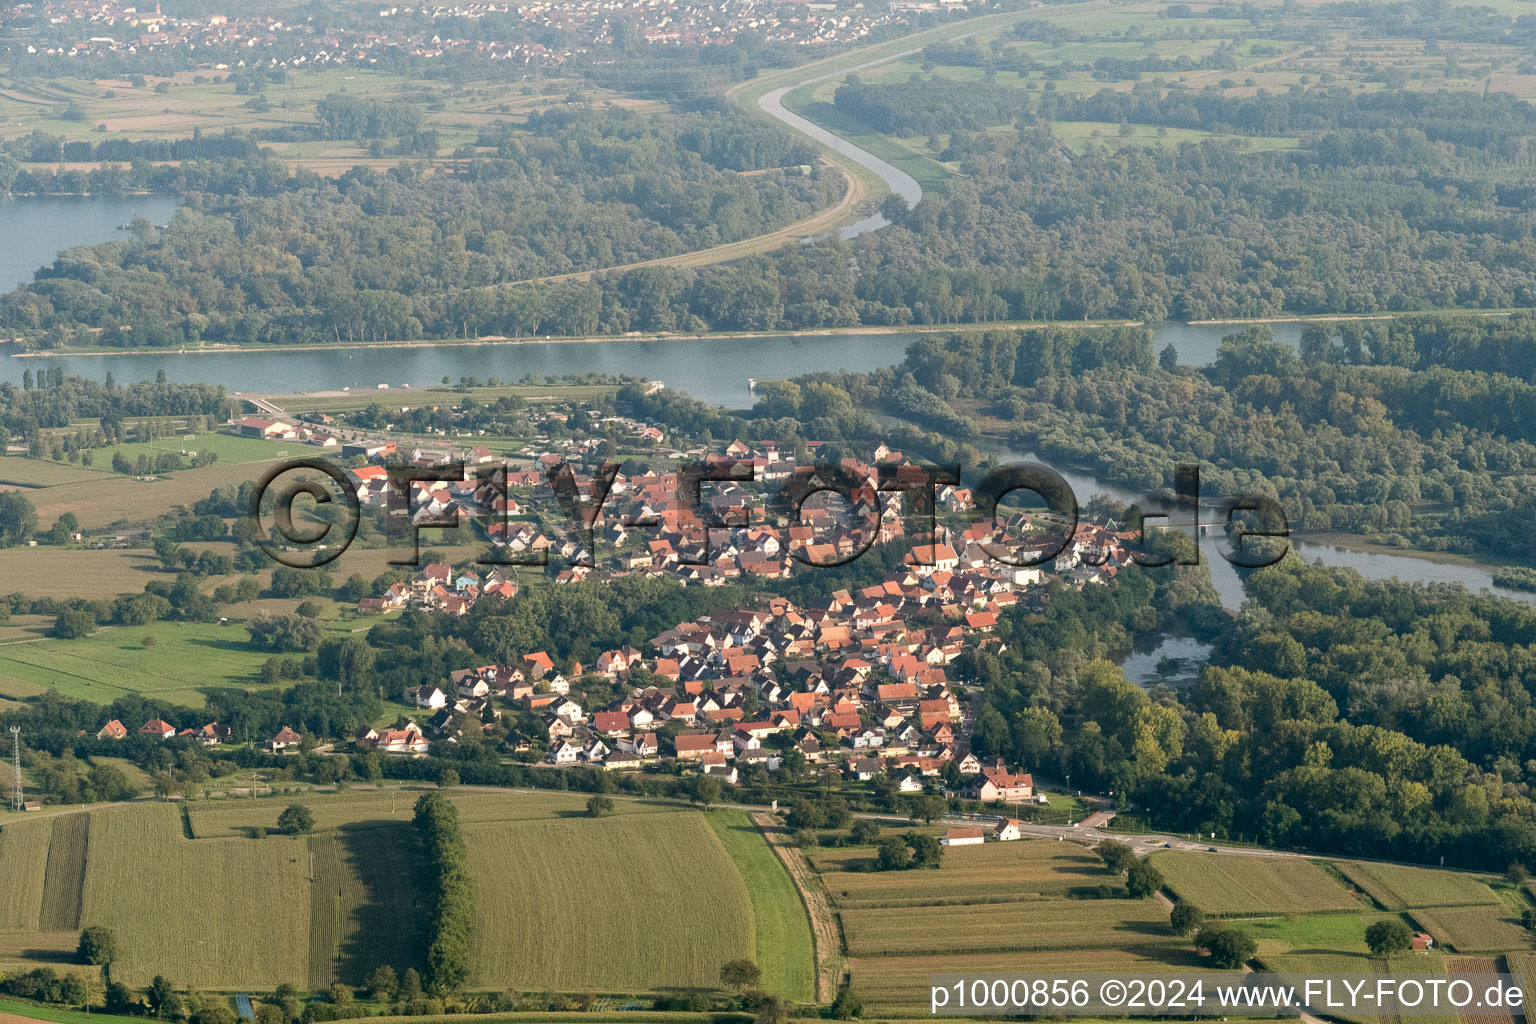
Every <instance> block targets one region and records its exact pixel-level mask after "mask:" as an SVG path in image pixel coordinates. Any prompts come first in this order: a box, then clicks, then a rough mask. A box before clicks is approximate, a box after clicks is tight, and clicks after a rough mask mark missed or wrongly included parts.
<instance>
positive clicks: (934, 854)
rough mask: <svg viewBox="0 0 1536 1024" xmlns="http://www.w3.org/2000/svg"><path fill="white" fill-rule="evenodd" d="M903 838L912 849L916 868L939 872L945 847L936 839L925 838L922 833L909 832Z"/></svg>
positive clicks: (931, 837)
mask: <svg viewBox="0 0 1536 1024" xmlns="http://www.w3.org/2000/svg"><path fill="white" fill-rule="evenodd" d="M902 838H904V839H905V840H906V842H907V845H908V846H910V847H911V848H912V866H913V867H914V868H932V869H934V870H938V867H939V862H940V861H942V860H943V859H944V845H943V844H942V843H940V842H939V840H938V839H937V838H936V837H934V836H925V835H923V834H922V833H920V832H908V833H907V834H906V835H905V836H903V837H902Z"/></svg>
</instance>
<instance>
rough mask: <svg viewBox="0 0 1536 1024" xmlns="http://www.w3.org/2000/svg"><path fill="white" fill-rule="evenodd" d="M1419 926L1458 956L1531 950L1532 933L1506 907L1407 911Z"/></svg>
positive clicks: (1439, 908)
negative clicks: (1460, 954)
mask: <svg viewBox="0 0 1536 1024" xmlns="http://www.w3.org/2000/svg"><path fill="white" fill-rule="evenodd" d="M1410 913H1411V914H1412V916H1413V919H1414V920H1415V921H1417V922H1418V923H1419V927H1420V928H1421V929H1423V930H1424V931H1426V932H1428V933H1429V934H1430V935H1431V936H1433V937H1434V940H1435V941H1436V942H1438V943H1440V944H1441V945H1443V946H1449V947H1451V948H1452V949H1454V950H1455V951H1456V952H1458V953H1502V952H1506V951H1522V952H1523V951H1526V950H1529V949H1530V948H1531V933H1530V932H1528V931H1526V930H1525V929H1524V928H1522V927H1521V926H1520V921H1519V919H1518V918H1517V917H1516V916H1515V913H1514V911H1512V910H1508V909H1506V908H1505V907H1503V906H1502V905H1501V906H1498V907H1436V908H1434V909H1433V910H1414V911H1410Z"/></svg>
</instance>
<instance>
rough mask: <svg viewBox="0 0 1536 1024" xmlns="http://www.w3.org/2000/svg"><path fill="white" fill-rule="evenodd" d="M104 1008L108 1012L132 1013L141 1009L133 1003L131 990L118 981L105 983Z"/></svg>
mask: <svg viewBox="0 0 1536 1024" xmlns="http://www.w3.org/2000/svg"><path fill="white" fill-rule="evenodd" d="M105 1003H106V1008H107V1012H108V1013H117V1014H125V1015H126V1014H132V1013H135V1012H137V1011H138V1010H140V1009H141V1007H139V1006H138V1005H137V1003H135V1001H134V998H133V992H132V991H130V990H129V988H128V986H127V985H124V984H123V983H122V982H120V981H112V982H108V983H107V992H106V999H105Z"/></svg>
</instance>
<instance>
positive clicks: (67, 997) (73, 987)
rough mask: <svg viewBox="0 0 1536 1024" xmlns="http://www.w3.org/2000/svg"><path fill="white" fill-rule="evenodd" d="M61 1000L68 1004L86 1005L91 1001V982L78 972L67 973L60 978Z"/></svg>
mask: <svg viewBox="0 0 1536 1024" xmlns="http://www.w3.org/2000/svg"><path fill="white" fill-rule="evenodd" d="M59 1001H60V1002H62V1003H64V1004H66V1005H68V1006H84V1005H85V1004H86V1003H88V1002H90V1001H91V985H90V982H88V981H86V980H85V979H84V978H82V977H80V975H78V974H66V975H64V977H62V978H60V979H59Z"/></svg>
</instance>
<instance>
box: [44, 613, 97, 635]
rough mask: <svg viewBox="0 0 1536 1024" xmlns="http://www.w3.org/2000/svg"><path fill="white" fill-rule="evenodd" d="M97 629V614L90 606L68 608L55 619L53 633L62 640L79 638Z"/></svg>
mask: <svg viewBox="0 0 1536 1024" xmlns="http://www.w3.org/2000/svg"><path fill="white" fill-rule="evenodd" d="M95 630H96V615H95V613H94V612H92V611H91V610H90V609H89V608H66V609H64V610H63V611H62V612H60V613H59V615H58V618H56V619H54V620H53V635H54V636H56V637H59V638H60V639H62V640H78V639H80V638H81V637H85V636H90V635H91V634H92V633H93V632H95Z"/></svg>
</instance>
